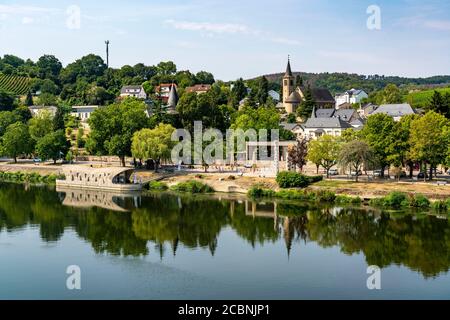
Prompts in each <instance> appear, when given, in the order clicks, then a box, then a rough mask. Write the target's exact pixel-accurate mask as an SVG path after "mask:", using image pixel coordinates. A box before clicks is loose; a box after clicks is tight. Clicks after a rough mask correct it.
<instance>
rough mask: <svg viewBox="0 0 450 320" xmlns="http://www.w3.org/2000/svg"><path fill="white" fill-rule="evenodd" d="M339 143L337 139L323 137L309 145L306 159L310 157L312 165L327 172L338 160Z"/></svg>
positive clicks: (328, 136)
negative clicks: (317, 164) (314, 164)
mask: <svg viewBox="0 0 450 320" xmlns="http://www.w3.org/2000/svg"><path fill="white" fill-rule="evenodd" d="M340 150H341V143H340V139H339V138H338V137H334V136H330V135H323V136H321V137H319V138H318V139H317V140H313V141H311V142H310V143H309V152H308V159H309V157H310V156H311V159H312V160H311V161H312V162H313V163H319V164H320V165H321V166H322V167H323V168H324V169H325V170H326V172H327V178H328V177H329V171H330V169H331V168H332V167H333V166H335V165H336V164H337V162H338V159H339V153H340Z"/></svg>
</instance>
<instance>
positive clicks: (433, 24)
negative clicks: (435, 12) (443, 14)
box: [423, 20, 450, 31]
mask: <svg viewBox="0 0 450 320" xmlns="http://www.w3.org/2000/svg"><path fill="white" fill-rule="evenodd" d="M423 25H424V26H425V27H426V28H429V29H435V30H442V31H450V20H427V21H425V22H424V24H423Z"/></svg>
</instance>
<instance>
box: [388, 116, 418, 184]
mask: <svg viewBox="0 0 450 320" xmlns="http://www.w3.org/2000/svg"><path fill="white" fill-rule="evenodd" d="M418 117H419V116H418V115H416V114H413V115H406V116H404V117H402V118H401V119H400V121H398V122H396V123H395V125H394V128H393V131H392V142H391V144H390V145H389V147H388V151H387V153H388V154H389V156H388V162H389V163H392V164H393V165H394V166H396V167H400V166H401V165H407V166H408V167H409V177H410V178H412V176H413V170H414V161H413V159H411V157H410V152H409V151H410V149H411V145H410V140H409V137H410V133H411V122H412V121H413V120H415V119H417V118H418Z"/></svg>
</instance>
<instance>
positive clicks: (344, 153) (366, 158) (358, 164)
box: [338, 140, 373, 182]
mask: <svg viewBox="0 0 450 320" xmlns="http://www.w3.org/2000/svg"><path fill="white" fill-rule="evenodd" d="M372 159H373V153H372V150H371V149H370V146H369V145H368V144H367V143H366V142H364V141H359V140H354V141H350V142H348V143H346V144H344V145H343V147H342V149H341V151H340V153H339V160H338V162H339V164H340V165H341V166H342V167H344V168H346V167H350V170H353V171H355V172H356V182H358V176H359V172H360V171H361V170H362V169H363V166H364V165H367V164H368V163H370V162H371V161H372Z"/></svg>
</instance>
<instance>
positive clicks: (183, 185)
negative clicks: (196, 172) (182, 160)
mask: <svg viewBox="0 0 450 320" xmlns="http://www.w3.org/2000/svg"><path fill="white" fill-rule="evenodd" d="M146 188H147V189H148V190H149V191H167V190H170V191H174V192H187V193H213V192H214V189H213V188H212V187H210V186H208V185H207V184H204V183H201V182H199V181H195V180H190V181H185V182H180V183H178V184H176V185H174V186H171V187H170V188H169V187H168V186H167V184H165V183H164V182H160V181H151V182H150V183H149V184H148V185H147V186H146Z"/></svg>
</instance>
